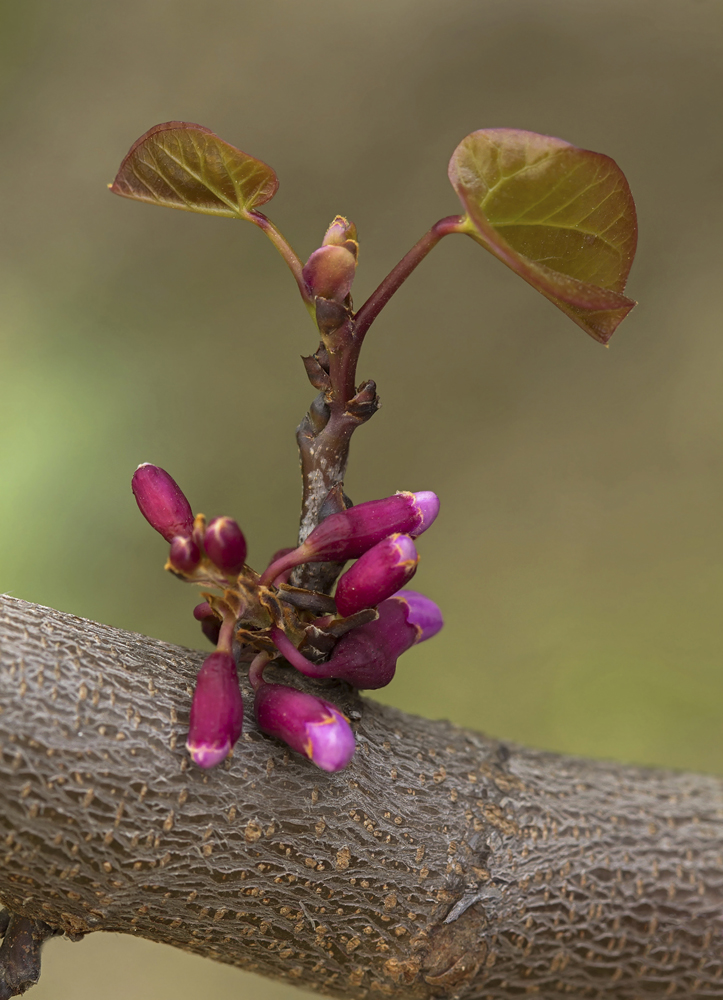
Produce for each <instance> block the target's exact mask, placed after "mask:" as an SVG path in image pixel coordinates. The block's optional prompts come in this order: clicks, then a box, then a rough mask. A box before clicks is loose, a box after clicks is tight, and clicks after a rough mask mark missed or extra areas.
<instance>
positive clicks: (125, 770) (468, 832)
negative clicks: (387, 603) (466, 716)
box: [0, 597, 723, 1000]
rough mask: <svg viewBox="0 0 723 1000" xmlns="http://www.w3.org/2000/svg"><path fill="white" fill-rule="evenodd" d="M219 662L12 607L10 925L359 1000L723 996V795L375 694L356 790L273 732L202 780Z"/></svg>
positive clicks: (5, 823) (3, 627)
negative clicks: (206, 701) (468, 725)
mask: <svg viewBox="0 0 723 1000" xmlns="http://www.w3.org/2000/svg"><path fill="white" fill-rule="evenodd" d="M202 658H203V654H202V653H195V652H190V651H188V650H183V649H180V648H179V647H174V646H170V645H167V644H164V643H161V642H157V641H155V640H152V639H146V638H144V637H142V636H138V635H134V634H132V633H127V632H122V631H120V630H117V629H112V628H109V627H107V626H102V625H97V624H94V623H91V622H86V621H83V620H82V619H78V618H74V617H72V616H70V615H64V614H60V613H58V612H55V611H49V610H47V609H44V608H39V607H37V606H34V605H30V604H26V603H25V602H22V601H18V600H15V599H13V598H7V597H5V598H2V601H1V603H0V704H1V705H2V708H3V711H2V713H1V714H0V744H1V749H0V766H1V767H2V772H3V780H2V782H1V783H0V850H1V853H2V866H1V867H0V896H1V897H2V899H3V901H4V902H5V903H6V904H7V905H8V907H9V908H10V909H11V910H12V911H13V912H15V913H19V914H22V915H24V916H27V917H31V918H33V919H41V920H43V921H45V922H46V923H48V924H49V925H51V926H53V927H61V928H62V929H64V930H65V931H66V932H71V933H74V934H79V933H83V932H87V931H92V930H114V931H123V932H126V933H135V934H139V935H141V936H143V937H147V938H149V939H151V940H156V941H164V942H167V943H169V944H174V945H176V946H178V947H181V948H184V949H187V950H190V951H194V952H197V953H199V954H203V955H206V956H209V957H212V958H216V959H218V960H219V961H224V962H228V963H230V964H234V965H237V966H239V967H242V968H245V969H250V970H252V971H256V972H258V973H261V974H263V975H267V976H271V977H274V978H278V979H286V980H287V981H290V982H294V983H297V984H298V985H300V986H304V987H305V988H307V989H313V990H317V991H319V992H322V993H329V994H332V995H336V996H345V997H348V996H352V997H368V996H375V995H382V996H397V997H404V998H406V997H409V998H426V997H444V996H450V997H451V996H463V995H464V996H470V997H480V998H486V997H492V998H495V1000H498V998H499V1000H502V998H508V997H513V996H518V995H526V994H527V993H528V992H530V991H533V992H537V993H538V994H539V995H541V996H544V997H546V998H552V1000H554V998H556V997H567V996H570V995H574V996H580V997H582V996H587V997H615V998H616V1000H618V998H620V1000H625V998H630V1000H632V998H647V997H662V996H680V997H723V955H722V949H721V943H722V942H721V937H722V931H723V856H722V855H723V781H721V779H718V778H713V777H704V776H696V775H688V774H676V773H671V772H662V771H652V770H644V769H640V768H629V767H624V766H622V765H617V764H609V763H598V762H591V761H585V760H577V759H574V758H567V757H560V756H556V755H553V754H546V753H539V752H535V751H531V750H523V749H520V748H517V747H507V746H503V745H501V744H499V743H497V742H495V741H492V740H489V739H486V738H485V737H483V736H480V735H478V734H475V733H471V732H468V731H465V730H460V729H456V728H455V727H453V726H451V725H449V724H447V723H443V722H429V721H427V720H423V719H418V718H415V717H412V716H408V715H405V714H403V713H399V712H396V711H392V710H391V709H388V708H383V707H382V706H379V705H376V704H374V703H372V702H367V701H364V702H362V703H361V704H362V710H361V713H359V712H353V713H352V714H361V716H362V717H361V720H360V721H359V724H358V727H357V729H358V732H357V737H358V744H359V748H358V752H357V754H356V756H355V757H354V760H353V762H352V764H351V765H350V766H349V767H348V768H347V769H346V770H345V771H343V772H341V773H338V774H331V775H330V774H325V773H323V772H320V771H318V770H317V769H315V768H314V767H313V766H312V765H310V764H309V763H308V762H307V761H305V760H302V759H300V758H299V757H297V756H296V755H293V754H291V753H289V752H288V751H287V750H286V749H285V748H284V747H283V746H281V745H279V744H278V743H276V742H274V741H272V740H269V739H267V738H265V737H263V736H262V735H261V734H259V733H258V732H257V731H256V730H255V727H254V725H253V722H252V721H251V720H250V719H247V725H246V731H245V734H244V736H243V737H242V740H241V742H240V743H239V745H238V747H237V750H236V753H235V755H234V757H233V759H232V760H231V761H230V762H228V764H227V765H224V766H223V767H221V768H218V769H217V770H215V771H213V772H210V773H203V772H201V771H199V770H198V769H196V768H195V767H193V766H191V765H189V763H188V760H187V755H186V752H185V750H184V749H183V743H184V738H185V732H186V725H187V719H188V707H189V704H190V690H191V685H192V682H193V678H194V674H195V670H196V669H197V667H198V666H199V665H200V663H201V660H202ZM326 696H327V697H328V696H329V693H328V692H326ZM349 697H352V696H349V695H348V693H347V698H349ZM352 700H353V698H352ZM249 703H250V699H249ZM344 707H346V708H348V707H349V706H348V705H345V706H344ZM450 918H453V919H451V921H450V922H447V923H445V919H447V920H450Z"/></svg>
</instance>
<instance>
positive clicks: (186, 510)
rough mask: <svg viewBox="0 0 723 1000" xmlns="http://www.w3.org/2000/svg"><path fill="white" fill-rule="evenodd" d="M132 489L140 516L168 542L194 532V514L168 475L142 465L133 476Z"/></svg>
mask: <svg viewBox="0 0 723 1000" xmlns="http://www.w3.org/2000/svg"><path fill="white" fill-rule="evenodd" d="M131 488H132V490H133V494H134V496H135V498H136V503H137V504H138V506H139V508H140V511H141V514H142V515H143V516H144V517H145V519H146V521H148V523H149V524H150V526H151V527H152V528H155V529H156V531H158V532H160V534H161V535H163V537H164V538H165V539H166V541H167V542H170V541H172V540H173V538H174V537H175V536H176V535H183V536H188V535H190V534H191V532H192V531H193V512H192V510H191V505H190V504H189V502H188V500H187V499H186V497H185V496H184V494H183V492H182V490H181V488H180V487H179V486H178V484H177V483H176V481H175V480H174V479H172V478H171V477H170V476H169V475H168V473H167V472H165V471H164V470H163V469H161V468H159V467H158V466H157V465H151V464H150V462H144V463H143V465H139V466H138V468H137V469H136V471H135V472H134V474H133V480H132V482H131Z"/></svg>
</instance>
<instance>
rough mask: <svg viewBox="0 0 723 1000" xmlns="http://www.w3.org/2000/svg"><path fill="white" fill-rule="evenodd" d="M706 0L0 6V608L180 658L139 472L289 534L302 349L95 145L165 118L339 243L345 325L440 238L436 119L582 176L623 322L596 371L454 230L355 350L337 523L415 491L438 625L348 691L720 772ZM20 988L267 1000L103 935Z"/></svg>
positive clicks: (252, 0) (278, 290)
mask: <svg viewBox="0 0 723 1000" xmlns="http://www.w3.org/2000/svg"><path fill="white" fill-rule="evenodd" d="M722 84H723V8H722V7H721V4H720V0H687V2H685V3H680V2H679V0H596V2H594V3H592V2H586V0H545V2H544V3H541V2H540V0H444V2H441V0H205V2H204V3H203V4H202V5H199V4H198V3H192V2H190V0H124V2H123V3H121V4H116V3H112V4H111V3H102V4H101V3H94V2H92V0H64V2H63V3H62V4H58V3H55V2H51V0H0V88H1V92H0V119H1V123H2V141H1V142H0V161H1V162H0V169H1V176H2V185H1V187H0V197H1V198H2V228H1V231H0V299H1V300H2V309H1V310H0V358H1V365H0V426H1V428H2V434H1V435H0V475H1V477H2V479H1V481H2V488H1V489H0V519H1V523H2V530H1V531H0V590H2V591H6V592H9V593H12V594H14V595H16V596H18V597H22V598H25V599H27V600H30V601H36V602H39V603H41V604H47V605H51V606H53V607H56V608H60V609H62V610H64V611H69V612H73V613H74V614H77V615H82V616H86V617H88V618H94V619H98V620H100V621H103V622H108V623H111V624H114V625H118V626H121V627H123V628H128V629H134V630H137V631H139V632H143V633H147V634H150V635H153V636H157V637H160V638H163V639H167V640H170V641H172V642H177V643H181V644H186V645H193V646H196V645H200V644H201V640H200V638H199V634H198V633H197V629H196V627H195V624H194V622H193V621H192V619H191V618H190V609H191V608H192V606H193V604H194V603H195V600H196V599H195V595H194V594H193V593H192V592H191V589H190V588H184V587H183V586H182V585H181V584H180V583H179V582H178V581H176V580H174V579H172V578H171V577H169V576H167V575H165V574H164V573H163V568H162V567H163V561H164V559H165V551H164V545H163V543H162V541H161V540H160V539H159V537H158V536H156V535H154V534H153V532H152V531H151V530H150V528H148V526H147V525H146V524H145V523H144V522H143V520H142V519H141V517H140V515H139V514H138V512H137V510H136V508H135V504H134V502H133V499H132V496H131V493H130V489H129V481H130V477H131V474H132V472H133V469H134V468H135V466H136V465H137V464H138V463H139V462H141V461H152V462H155V463H157V464H160V465H163V466H164V467H165V468H167V469H168V470H169V471H170V472H171V473H172V474H173V475H174V476H175V477H176V478H177V479H178V480H179V482H180V483H181V484H182V485H183V487H184V489H185V490H186V492H187V494H188V495H189V497H190V498H191V501H192V503H193V505H194V507H195V508H196V509H199V510H203V511H204V512H205V513H206V514H208V515H209V516H212V515H217V514H221V513H227V514H230V515H232V516H235V517H236V518H237V519H238V520H239V521H240V523H241V524H242V526H243V527H244V530H245V531H246V533H247V536H248V538H249V542H250V561H251V563H252V565H255V566H256V567H258V568H260V567H262V566H263V565H264V564H265V561H266V560H267V559H268V557H269V556H270V554H271V553H272V551H273V550H275V549H277V548H279V547H280V546H282V545H288V544H291V543H293V540H294V536H295V528H296V521H297V514H298V502H299V492H300V488H299V482H298V471H297V460H296V454H295V445H294V433H293V432H294V428H295V426H296V423H297V422H298V420H299V419H300V418H301V416H302V415H303V413H304V411H305V408H306V406H307V405H308V402H309V401H310V399H311V396H312V392H311V390H310V388H309V386H308V383H307V382H306V380H305V377H304V374H303V370H302V367H301V364H300V361H299V355H300V354H301V353H308V352H310V351H311V350H313V349H314V348H315V346H316V340H315V337H314V331H313V327H312V326H311V324H310V322H309V319H308V317H307V315H306V312H305V310H304V309H303V307H302V305H301V303H300V301H299V299H298V294H297V291H296V287H295V285H294V283H293V281H292V279H291V278H290V276H289V274H288V273H287V272H286V270H285V268H284V266H283V264H282V262H281V261H280V259H279V258H278V257H277V255H276V252H275V251H274V249H273V248H272V247H271V245H270V244H268V243H267V242H266V241H265V240H264V237H263V236H262V234H261V233H260V232H259V231H258V230H256V229H254V228H253V227H252V226H246V225H241V224H239V223H236V222H231V221H229V220H223V219H212V218H207V217H203V216H194V215H190V214H187V213H182V212H172V211H162V210H160V209H156V208H151V207H149V206H145V205H138V204H133V203H130V202H128V201H124V200H122V199H119V198H114V197H112V196H111V195H110V194H109V193H108V192H107V190H106V188H105V185H106V183H107V182H109V181H110V180H112V178H113V176H114V174H115V171H116V169H117V166H118V164H119V163H120V160H121V158H122V157H123V155H124V154H125V152H126V150H127V149H128V147H129V146H130V144H131V143H132V142H133V141H134V140H135V139H136V138H137V136H139V135H140V134H141V133H142V132H144V131H145V130H146V129H147V128H149V127H150V126H151V125H154V124H156V123H157V122H161V121H166V120H169V119H185V120H187V121H194V122H200V123H202V124H204V125H207V126H208V127H210V128H212V129H214V131H216V132H217V133H218V134H220V135H221V136H222V137H223V138H225V139H226V140H228V141H229V142H232V143H234V144H236V145H238V146H240V147H241V148H242V149H244V150H247V151H248V152H250V153H252V154H254V155H256V156H258V157H260V158H262V159H264V160H266V161H267V162H269V163H270V164H272V165H273V167H274V168H275V169H276V171H277V173H278V174H279V176H280V178H281V189H280V192H279V194H278V196H277V197H276V199H275V200H274V201H273V202H272V203H271V205H270V206H268V208H269V214H270V215H271V217H272V218H273V219H274V221H275V222H276V223H277V224H278V225H279V226H280V227H281V229H282V230H283V231H284V232H285V233H286V235H287V236H288V238H289V239H290V240H291V242H292V243H293V244H294V245H295V247H296V249H297V250H298V252H299V253H300V254H301V255H302V256H303V257H306V256H307V255H308V254H309V253H310V252H311V251H312V250H313V249H314V248H315V246H317V245H318V243H319V241H320V239H321V236H322V234H323V232H324V229H325V227H326V225H327V224H328V222H329V221H330V220H331V218H332V217H333V215H334V214H335V213H336V212H342V213H344V214H346V215H348V216H349V217H350V218H351V219H353V220H354V221H355V222H356V224H357V226H358V228H359V232H360V239H361V263H360V268H359V272H358V277H357V283H356V287H355V299H356V301H357V304H359V303H361V301H363V299H364V297H365V296H366V294H368V292H370V291H371V290H372V288H373V287H374V286H375V285H376V284H377V282H378V281H379V280H380V279H381V278H382V277H383V275H384V274H385V273H386V271H387V270H388V269H389V267H391V266H392V265H393V264H394V263H395V262H396V261H397V259H398V258H399V257H400V256H401V255H402V254H403V253H404V252H406V250H407V249H408V248H409V246H410V245H411V244H412V243H413V242H414V241H415V240H416V239H417V238H418V237H419V236H420V235H421V234H422V232H424V230H425V229H426V228H427V227H428V226H429V225H430V224H431V223H432V222H434V221H435V220H436V219H437V218H439V217H441V216H443V215H446V214H449V213H452V212H456V211H457V210H458V208H457V202H456V198H455V195H454V193H453V192H452V190H451V188H450V186H449V184H448V182H447V180H446V164H447V160H448V158H449V156H450V154H451V152H452V150H453V149H454V147H455V145H456V144H457V142H459V140H460V139H462V138H463V136H465V135H466V134H467V133H469V132H470V131H472V130H474V129H477V128H483V127H495V126H514V127H518V128H526V129H532V130H534V131H537V132H544V133H550V134H552V135H558V136H561V137H563V138H565V139H567V140H568V141H571V142H573V143H575V144H577V145H580V146H583V147H587V148H590V149H595V150H600V151H603V152H605V153H607V154H609V155H611V156H612V157H614V158H615V159H616V160H617V162H618V163H619V164H620V166H621V167H622V168H623V170H624V171H625V173H626V175H627V177H628V179H629V181H630V184H631V186H632V189H633V192H634V195H635V198H636V202H637V206H638V212H639V221H640V244H639V250H638V260H637V262H636V264H635V266H634V268H633V272H632V275H631V279H630V283H629V285H628V292H629V294H630V295H632V296H633V297H634V298H638V299H639V300H640V303H641V304H640V306H639V307H638V308H637V309H635V311H634V312H633V313H632V314H631V316H630V317H629V318H628V319H627V320H626V321H625V323H624V324H623V325H622V326H621V328H620V329H619V331H618V332H617V334H616V335H615V337H614V338H613V341H612V344H611V347H610V349H609V350H605V349H603V348H602V347H600V346H599V345H598V344H596V343H595V342H593V341H592V340H591V339H589V338H586V337H585V335H584V334H583V333H582V331H580V330H579V329H578V328H577V327H576V326H574V325H573V324H572V323H571V322H570V321H569V320H568V319H566V318H565V317H564V316H563V315H562V313H560V312H559V311H557V310H556V309H555V308H554V307H553V306H552V305H550V304H549V303H547V302H546V301H545V300H544V299H543V298H542V297H541V296H539V295H538V294H537V293H536V292H534V291H533V290H532V289H531V288H529V287H528V286H527V285H525V284H524V283H523V282H521V281H520V280H519V279H518V278H517V277H516V276H515V275H513V274H512V273H511V272H510V271H508V270H507V269H505V268H504V267H503V266H502V265H501V264H499V263H498V262H497V261H495V260H494V259H493V258H492V257H491V256H489V255H488V254H486V253H485V252H484V251H483V250H482V249H481V248H480V247H478V246H476V245H475V244H474V243H473V242H472V241H471V240H466V239H462V238H451V239H448V240H445V241H443V243H442V244H441V245H440V246H439V247H438V248H437V249H436V250H435V251H434V252H433V254H432V255H431V257H430V258H429V259H428V260H427V261H425V262H424V264H423V265H422V266H421V267H420V269H419V270H418V271H417V272H416V273H415V274H414V275H413V277H412V278H411V279H410V280H409V282H408V283H407V284H406V285H405V286H404V288H403V289H402V291H401V292H400V293H399V294H398V295H397V297H396V298H395V299H394V301H393V302H392V303H391V304H390V305H389V306H388V307H387V308H386V309H385V311H384V313H383V314H382V316H381V318H380V319H379V320H378V322H377V324H376V325H375V327H374V329H373V331H372V333H371V334H370V336H369V338H368V343H367V346H366V349H365V352H364V355H363V360H362V364H361V366H360V377H373V378H375V379H376V380H377V382H378V384H379V390H380V393H381V396H382V401H383V404H384V405H383V409H382V410H381V412H380V413H379V414H378V415H377V416H376V417H375V418H374V420H373V421H372V422H371V423H370V424H369V425H368V426H366V427H364V428H363V429H362V430H361V431H360V432H359V434H358V436H357V439H356V440H355V442H354V444H353V449H352V463H351V469H350V474H349V477H348V480H347V489H348V492H349V493H350V495H351V496H352V498H353V499H354V500H355V501H357V502H359V501H361V500H367V499H371V498H374V497H378V496H383V495H386V494H389V493H391V492H392V491H394V490H396V489H411V490H420V489H433V490H436V491H437V492H438V493H439V495H440V496H441V499H442V505H443V506H442V516H441V517H440V519H439V521H438V522H437V524H436V525H435V527H434V530H433V531H431V532H430V533H429V535H428V536H427V535H425V537H424V539H423V540H422V542H421V545H420V548H421V551H422V563H421V567H420V571H419V573H418V575H417V578H416V584H415V585H416V586H418V587H419V588H420V589H423V590H425V591H426V592H427V593H429V594H430V596H432V597H434V598H435V599H436V600H437V601H438V602H439V603H440V604H441V606H442V608H443V610H444V612H445V615H446V619H447V627H446V630H445V632H444V633H443V635H442V636H441V637H440V638H439V639H437V640H435V641H434V642H431V643H428V644H426V645H424V646H422V647H420V648H418V649H416V650H413V651H412V652H411V653H409V654H408V655H407V656H405V658H404V660H403V661H402V663H401V665H400V670H399V674H398V677H397V678H396V679H395V681H394V682H393V684H392V685H391V686H390V687H389V688H388V689H386V690H384V691H383V692H381V695H380V696H381V697H382V698H383V699H384V700H387V701H389V702H392V703H394V704H396V705H399V706H401V707H403V708H405V709H408V710H410V711H414V712H418V713H424V714H429V715H432V716H435V717H437V716H446V717H449V718H451V719H453V720H454V721H455V722H458V723H463V724H465V725H469V726H474V727H476V728H480V729H483V730H485V731H487V732H489V733H491V734H494V735H497V736H502V737H505V738H508V739H512V740H518V741H521V742H525V743H530V744H536V745H539V746H544V747H547V748H550V749H555V750H561V751H568V752H574V753H580V754H590V755H595V756H610V757H616V758H621V759H625V760H632V761H638V762H644V763H654V764H664V765H671V766H675V767H686V768H697V769H701V770H707V771H717V772H719V773H720V772H723V739H722V738H721V718H723V668H722V667H721V645H722V635H721V614H720V611H719V605H720V601H721V597H723V573H722V572H721V565H722V562H723V558H722V557H723V528H722V521H721V513H720V508H721V493H722V492H723V455H722V449H721V443H722V441H723V395H722V393H721V385H722V383H723V337H722V336H721V334H722V333H723V329H722V324H721V312H722V311H721V289H722V287H723V280H722V278H721V273H722V272H721V264H722V263H723V255H722V253H721V237H720V233H721V225H722V223H723V203H722V200H721V182H722V180H723V130H721V96H722V94H723V89H722ZM44 963H45V974H44V979H43V981H42V982H41V985H40V986H39V987H38V988H37V989H36V991H35V992H34V994H33V996H34V997H36V998H37V1000H42V998H43V997H47V998H50V997H52V998H53V1000H65V998H66V997H67V998H70V997H71V996H72V997H73V998H74V1000H79V998H86V997H87V998H91V997H92V998H95V997H101V996H102V997H104V998H107V1000H115V998H116V997H121V996H124V997H125V996H128V995H129V994H130V995H133V996H134V997H137V998H145V997H148V998H153V1000H164V998H165V997H166V996H168V997H171V996H173V997H174V998H176V1000H185V998H186V997H188V998H190V997H193V998H195V1000H203V998H205V997H207V996H208V997H211V996H213V997H217V998H224V997H227V996H228V997H230V996H234V997H237V996H238V995H239V994H241V995H244V994H245V993H249V994H251V993H252V992H253V994H254V996H256V997H258V996H259V995H261V996H262V997H263V998H265V997H266V995H268V998H269V1000H275V998H278V997H280V995H281V994H282V993H284V992H285V993H287V994H288V995H289V1000H290V998H291V996H292V992H293V991H290V990H287V989H284V990H282V989H281V988H277V987H276V986H274V985H273V984H268V983H264V982H262V981H260V980H256V979H254V978H253V977H248V976H247V977H244V976H243V975H242V974H240V973H238V972H236V971H235V970H232V969H225V968H222V967H220V966H214V965H212V964H211V963H207V962H204V961H202V960H199V959H196V958H192V957H190V956H187V955H183V954H181V953H176V952H174V951H171V950H170V949H163V948H161V947H160V946H159V947H154V946H150V945H147V944H146V943H145V942H133V941H131V940H130V939H129V938H123V939H112V938H107V937H105V938H104V937H103V936H100V935H99V936H97V937H91V938H90V939H88V940H87V941H86V942H84V943H83V944H82V945H70V944H68V943H65V942H51V943H50V945H49V946H48V948H47V950H46V956H45V960H44Z"/></svg>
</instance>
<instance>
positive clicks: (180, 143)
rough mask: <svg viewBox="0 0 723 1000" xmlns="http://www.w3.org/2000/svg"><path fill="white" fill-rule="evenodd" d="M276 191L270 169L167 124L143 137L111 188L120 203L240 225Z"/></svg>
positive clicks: (182, 125) (213, 138) (203, 131)
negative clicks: (157, 207) (147, 205)
mask: <svg viewBox="0 0 723 1000" xmlns="http://www.w3.org/2000/svg"><path fill="white" fill-rule="evenodd" d="M278 186H279V181H278V178H277V177H276V174H275V173H274V171H273V170H272V169H271V167H269V166H267V165H266V164H265V163H263V162H262V161H261V160H257V159H256V158H255V157H253V156H249V155H248V153H242V152H241V150H240V149H236V147H235V146H231V145H229V143H227V142H224V141H223V139H219V137H218V136H217V135H214V133H213V132H212V131H211V130H210V129H207V128H204V127H203V125H191V124H189V123H188V122H165V124H163V125H156V126H155V127H154V128H152V129H150V130H149V131H148V132H146V133H145V135H142V136H141V137H140V139H138V140H137V141H136V142H134V143H133V145H132V146H131V148H130V151H129V152H128V155H127V156H126V158H125V159H124V160H123V162H122V163H121V166H120V170H119V171H118V176H117V177H116V179H115V180H114V181H113V183H112V184H110V185H109V187H110V189H111V191H113V193H114V194H120V195H122V196H123V197H124V198H134V199H136V201H148V202H151V204H153V205H166V206H167V207H168V208H182V209H184V210H185V211H187V212H203V213H205V214H206V215H226V216H229V217H231V218H241V219H245V218H248V217H249V212H251V211H252V209H254V208H256V207H257V206H258V205H263V204H264V202H267V201H269V200H270V199H271V198H273V196H274V195H275V194H276V190H277V188H278Z"/></svg>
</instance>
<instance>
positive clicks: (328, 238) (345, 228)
mask: <svg viewBox="0 0 723 1000" xmlns="http://www.w3.org/2000/svg"><path fill="white" fill-rule="evenodd" d="M358 238H359V237H358V236H357V231H356V226H355V225H354V223H353V222H349V220H348V219H345V218H344V216H343V215H335V216H334V221H333V222H332V224H331V225H330V226H329V228H328V229H327V231H326V233H325V234H324V239H323V240H322V241H321V242H322V246H325V247H328V246H335V247H344V246H348V244H349V243H353V244H354V245H355V246H356V245H357V240H358ZM351 252H352V253H353V252H354V251H353V250H352V251H351ZM355 256H356V255H355Z"/></svg>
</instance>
